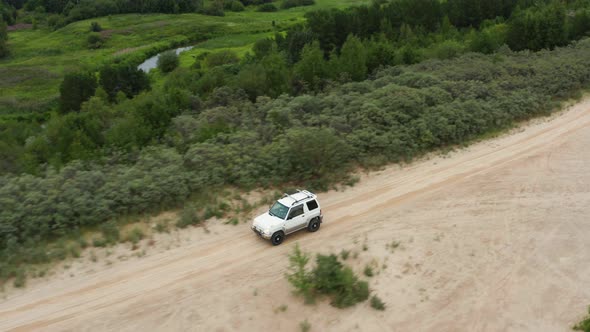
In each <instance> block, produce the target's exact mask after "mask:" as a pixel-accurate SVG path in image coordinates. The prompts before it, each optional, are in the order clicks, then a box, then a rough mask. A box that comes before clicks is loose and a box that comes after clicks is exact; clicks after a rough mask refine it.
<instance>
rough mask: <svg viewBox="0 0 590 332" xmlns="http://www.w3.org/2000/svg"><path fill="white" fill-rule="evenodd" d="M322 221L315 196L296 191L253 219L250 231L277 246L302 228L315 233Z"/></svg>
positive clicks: (307, 192)
mask: <svg viewBox="0 0 590 332" xmlns="http://www.w3.org/2000/svg"><path fill="white" fill-rule="evenodd" d="M322 219H323V216H322V210H321V209H320V204H319V203H318V200H317V196H316V195H315V194H314V193H311V192H309V191H307V190H297V192H296V193H294V194H291V195H289V194H285V195H284V196H283V197H282V198H281V199H279V200H278V201H277V202H275V203H274V205H273V206H272V207H271V208H270V210H268V212H266V213H264V214H261V215H259V216H258V217H256V218H254V222H253V223H252V230H253V231H254V232H255V233H256V234H258V235H260V236H261V237H263V238H265V239H267V240H268V239H270V242H272V244H273V245H275V246H277V245H279V244H281V243H282V242H283V240H284V239H285V235H287V234H291V233H294V232H297V231H298V230H301V229H304V228H307V230H308V231H310V232H315V231H317V230H318V229H320V224H321V223H322Z"/></svg>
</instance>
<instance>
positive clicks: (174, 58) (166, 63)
mask: <svg viewBox="0 0 590 332" xmlns="http://www.w3.org/2000/svg"><path fill="white" fill-rule="evenodd" d="M178 64H179V60H178V55H177V54H176V51H174V50H173V51H167V52H164V53H162V54H160V56H159V57H158V68H159V69H160V70H161V71H162V72H163V73H169V72H171V71H173V70H174V69H176V67H178Z"/></svg>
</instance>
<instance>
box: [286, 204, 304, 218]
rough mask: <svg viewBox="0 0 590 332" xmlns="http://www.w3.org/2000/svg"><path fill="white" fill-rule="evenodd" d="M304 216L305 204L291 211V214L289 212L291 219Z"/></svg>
mask: <svg viewBox="0 0 590 332" xmlns="http://www.w3.org/2000/svg"><path fill="white" fill-rule="evenodd" d="M302 214H303V204H301V205H298V206H296V207H294V208H292V209H291V212H289V219H293V218H295V217H297V216H300V215H302Z"/></svg>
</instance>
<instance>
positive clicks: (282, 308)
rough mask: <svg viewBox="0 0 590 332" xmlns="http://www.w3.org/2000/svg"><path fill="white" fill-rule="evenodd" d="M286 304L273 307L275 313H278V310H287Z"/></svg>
mask: <svg viewBox="0 0 590 332" xmlns="http://www.w3.org/2000/svg"><path fill="white" fill-rule="evenodd" d="M287 308H288V307H287V305H286V304H281V305H280V306H279V307H278V308H276V309H275V313H279V312H285V311H287Z"/></svg>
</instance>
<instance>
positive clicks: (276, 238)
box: [270, 231, 285, 246]
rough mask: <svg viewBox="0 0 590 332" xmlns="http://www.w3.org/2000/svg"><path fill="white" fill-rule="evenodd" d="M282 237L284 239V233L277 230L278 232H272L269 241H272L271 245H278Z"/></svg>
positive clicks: (281, 241)
mask: <svg viewBox="0 0 590 332" xmlns="http://www.w3.org/2000/svg"><path fill="white" fill-rule="evenodd" d="M284 239H285V233H283V232H282V231H279V232H276V233H274V234H273V235H272V236H271V238H270V242H272V245H273V246H278V245H279V244H281V243H283V240H284Z"/></svg>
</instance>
